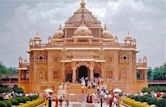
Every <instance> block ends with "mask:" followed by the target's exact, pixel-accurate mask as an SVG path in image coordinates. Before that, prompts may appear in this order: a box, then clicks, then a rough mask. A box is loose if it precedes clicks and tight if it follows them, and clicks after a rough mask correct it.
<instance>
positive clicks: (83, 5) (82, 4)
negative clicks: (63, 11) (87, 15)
mask: <svg viewBox="0 0 166 107" xmlns="http://www.w3.org/2000/svg"><path fill="white" fill-rule="evenodd" d="M85 5H86V3H85V2H84V0H81V3H80V6H81V8H83V7H85Z"/></svg>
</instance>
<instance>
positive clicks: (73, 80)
mask: <svg viewBox="0 0 166 107" xmlns="http://www.w3.org/2000/svg"><path fill="white" fill-rule="evenodd" d="M72 69H73V73H72V82H75V81H76V66H75V63H72Z"/></svg>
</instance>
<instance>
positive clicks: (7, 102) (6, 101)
mask: <svg viewBox="0 0 166 107" xmlns="http://www.w3.org/2000/svg"><path fill="white" fill-rule="evenodd" d="M4 103H6V105H7V107H11V106H12V103H11V102H10V101H9V100H5V101H4Z"/></svg>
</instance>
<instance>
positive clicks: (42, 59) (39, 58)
mask: <svg viewBox="0 0 166 107" xmlns="http://www.w3.org/2000/svg"><path fill="white" fill-rule="evenodd" d="M35 62H38V63H43V62H47V56H46V55H42V54H40V55H37V56H36V60H35Z"/></svg>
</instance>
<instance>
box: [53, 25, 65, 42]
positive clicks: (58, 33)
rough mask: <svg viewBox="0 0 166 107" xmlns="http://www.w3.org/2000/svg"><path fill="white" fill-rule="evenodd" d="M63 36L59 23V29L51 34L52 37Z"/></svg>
mask: <svg viewBox="0 0 166 107" xmlns="http://www.w3.org/2000/svg"><path fill="white" fill-rule="evenodd" d="M63 36H64V31H63V30H62V28H61V25H60V27H59V29H58V30H57V31H56V32H55V33H54V34H53V39H57V38H63Z"/></svg>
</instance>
